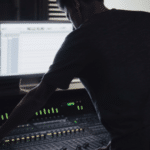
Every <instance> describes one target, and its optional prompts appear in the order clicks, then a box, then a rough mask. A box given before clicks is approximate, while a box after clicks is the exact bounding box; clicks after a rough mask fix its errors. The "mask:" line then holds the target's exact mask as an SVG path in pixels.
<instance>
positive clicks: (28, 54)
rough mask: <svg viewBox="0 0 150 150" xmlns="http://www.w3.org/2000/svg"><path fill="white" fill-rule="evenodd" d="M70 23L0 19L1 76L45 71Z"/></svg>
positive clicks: (51, 61) (61, 42)
mask: <svg viewBox="0 0 150 150" xmlns="http://www.w3.org/2000/svg"><path fill="white" fill-rule="evenodd" d="M72 31H73V25H72V24H71V23H25V22H23V21H22V22H18V23H17V22H15V23H11V22H9V23H8V22H7V23H0V36H1V39H0V78H1V77H4V76H5V77H7V76H18V75H19V76H20V75H31V74H42V73H43V74H45V73H46V72H47V71H48V70H49V67H50V66H51V65H52V63H53V60H54V58H55V55H56V53H57V51H58V50H59V49H60V48H61V46H62V44H63V42H64V41H65V38H66V37H67V35H68V34H70V33H71V32H72Z"/></svg>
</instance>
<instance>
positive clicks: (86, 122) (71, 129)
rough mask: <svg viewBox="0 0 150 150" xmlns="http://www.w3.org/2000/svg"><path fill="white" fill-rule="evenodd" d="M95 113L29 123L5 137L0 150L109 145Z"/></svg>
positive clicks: (91, 149)
mask: <svg viewBox="0 0 150 150" xmlns="http://www.w3.org/2000/svg"><path fill="white" fill-rule="evenodd" d="M110 141H111V140H110V135H109V133H108V132H107V130H106V129H105V127H104V126H103V125H102V124H101V122H100V120H99V119H98V117H97V114H96V113H89V114H79V115H72V116H67V115H66V116H64V115H60V116H53V117H43V118H40V119H32V121H30V122H29V123H28V124H24V125H20V126H18V127H17V128H16V129H15V130H13V131H12V132H11V133H10V134H9V136H7V137H5V138H4V140H3V142H2V143H1V145H0V150H95V149H96V148H99V147H103V146H106V145H107V144H108V143H109V142H110Z"/></svg>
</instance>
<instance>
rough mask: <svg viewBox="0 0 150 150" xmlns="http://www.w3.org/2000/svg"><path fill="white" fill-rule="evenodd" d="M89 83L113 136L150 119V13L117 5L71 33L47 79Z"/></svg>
mask: <svg viewBox="0 0 150 150" xmlns="http://www.w3.org/2000/svg"><path fill="white" fill-rule="evenodd" d="M75 77H76V78H79V79H80V81H81V82H82V84H83V85H84V86H85V89H86V91H87V92H88V94H89V96H90V98H91V101H92V103H93V105H94V107H95V110H96V112H97V114H98V117H99V119H100V120H101V122H102V124H103V125H104V126H105V128H106V129H107V130H108V132H109V133H110V135H111V138H112V139H118V138H120V137H123V136H125V135H129V134H131V133H132V132H134V131H137V130H140V129H141V128H142V127H145V126H147V125H150V14H149V13H148V12H142V11H127V10H116V9H112V10H109V11H107V12H103V13H100V14H95V15H93V16H92V17H91V18H90V19H89V20H88V21H87V22H86V23H84V24H82V25H80V27H78V28H77V29H76V30H75V31H73V32H71V33H70V34H69V35H68V36H67V37H66V39H65V41H64V43H63V44H62V46H61V48H60V49H59V51H58V52H57V54H56V56H55V59H54V61H53V64H52V65H51V66H50V68H49V71H48V72H47V73H46V74H45V75H44V78H43V82H46V83H48V84H49V85H54V86H56V87H58V88H61V89H68V88H69V84H70V82H71V81H72V80H73V78H75Z"/></svg>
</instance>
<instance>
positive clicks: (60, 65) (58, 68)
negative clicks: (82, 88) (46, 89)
mask: <svg viewBox="0 0 150 150" xmlns="http://www.w3.org/2000/svg"><path fill="white" fill-rule="evenodd" d="M90 50H91V49H90V42H89V39H88V38H87V37H85V38H84V37H83V38H82V37H81V38H79V37H78V36H74V37H70V36H68V37H67V38H66V39H65V41H64V43H63V44H62V46H61V48H60V49H59V51H58V52H57V54H56V56H55V58H54V61H53V64H52V65H51V66H50V68H49V71H48V72H47V73H46V74H45V75H44V77H43V82H46V83H47V84H48V85H53V86H56V87H57V88H60V89H68V88H69V85H70V82H71V81H72V80H73V78H74V77H77V75H78V74H79V73H80V72H81V71H82V69H83V68H84V67H85V66H86V65H88V63H89V61H90V53H91V51H90Z"/></svg>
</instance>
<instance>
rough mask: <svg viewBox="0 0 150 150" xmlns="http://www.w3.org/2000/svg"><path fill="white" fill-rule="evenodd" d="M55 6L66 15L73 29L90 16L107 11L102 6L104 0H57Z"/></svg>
mask: <svg viewBox="0 0 150 150" xmlns="http://www.w3.org/2000/svg"><path fill="white" fill-rule="evenodd" d="M57 4H58V6H59V8H60V9H61V10H62V11H64V12H65V13H66V14H67V17H68V19H69V20H70V21H71V22H72V23H73V25H74V27H75V28H78V27H79V26H80V25H81V24H82V23H84V22H86V21H87V20H88V19H89V18H90V17H91V16H92V15H94V14H97V13H102V12H105V11H108V10H109V9H107V8H106V7H105V6H104V0H57Z"/></svg>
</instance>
